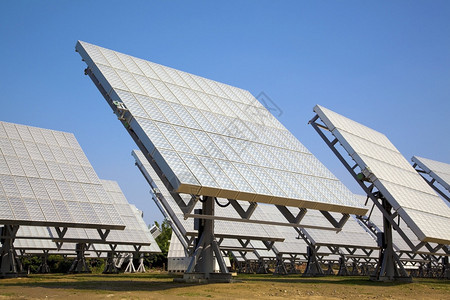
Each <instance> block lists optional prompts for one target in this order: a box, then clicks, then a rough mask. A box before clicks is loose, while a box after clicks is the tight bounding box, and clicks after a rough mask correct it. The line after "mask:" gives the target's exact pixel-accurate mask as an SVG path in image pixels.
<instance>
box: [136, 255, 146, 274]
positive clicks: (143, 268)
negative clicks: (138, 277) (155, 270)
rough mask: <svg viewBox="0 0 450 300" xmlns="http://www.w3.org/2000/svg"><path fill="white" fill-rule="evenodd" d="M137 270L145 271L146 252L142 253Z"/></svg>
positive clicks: (139, 271)
mask: <svg viewBox="0 0 450 300" xmlns="http://www.w3.org/2000/svg"><path fill="white" fill-rule="evenodd" d="M136 272H138V273H145V266H144V254H143V253H141V255H140V256H139V266H138V268H137V270H136Z"/></svg>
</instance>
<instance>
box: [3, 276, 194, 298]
mask: <svg viewBox="0 0 450 300" xmlns="http://www.w3.org/2000/svg"><path fill="white" fill-rule="evenodd" d="M173 278H175V276H171V275H166V274H114V275H101V274H98V275H97V274H93V275H83V274H80V275H64V274H58V275H32V276H30V277H29V278H28V279H29V280H28V281H27V282H23V281H21V282H9V283H2V285H3V286H14V287H40V288H46V289H75V290H86V291H90V290H91V291H94V292H96V293H100V294H101V293H103V292H104V293H109V292H113V291H114V292H120V291H126V292H128V291H129V292H139V291H141V292H152V291H162V290H167V289H174V288H177V287H189V286H198V284H182V283H175V282H173V280H172V279H173ZM164 279H165V280H164Z"/></svg>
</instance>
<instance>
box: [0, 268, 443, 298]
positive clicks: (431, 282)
mask: <svg viewBox="0 0 450 300" xmlns="http://www.w3.org/2000/svg"><path fill="white" fill-rule="evenodd" d="M173 278H174V277H173V276H170V275H167V274H165V273H146V274H117V275H102V274H88V275H63V274H56V275H55V274H52V275H30V276H29V277H27V278H14V279H1V280H0V299H86V300H87V299H211V298H213V299H255V300H256V299H301V298H309V299H447V300H448V299H450V281H449V280H437V279H420V278H416V279H414V282H413V283H378V282H371V281H369V280H368V279H367V278H366V277H336V276H334V277H331V276H330V277H320V278H303V277H301V276H300V275H289V276H273V275H239V276H238V277H237V279H238V280H239V281H240V282H237V283H228V284H224V283H217V284H206V285H199V284H182V283H174V282H173Z"/></svg>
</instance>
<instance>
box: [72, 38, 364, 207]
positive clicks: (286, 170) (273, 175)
mask: <svg viewBox="0 0 450 300" xmlns="http://www.w3.org/2000/svg"><path fill="white" fill-rule="evenodd" d="M76 50H77V51H78V52H79V54H80V55H81V57H82V58H83V60H84V61H85V62H86V64H87V65H88V69H87V73H88V74H89V75H90V76H91V78H92V80H93V81H94V82H95V83H96V85H97V87H98V88H99V90H100V91H101V92H102V94H103V96H104V97H105V98H106V100H107V101H108V102H109V104H110V105H111V107H113V109H114V110H115V112H116V113H118V114H119V115H120V116H121V119H122V121H123V124H124V125H125V127H127V129H129V131H130V133H131V132H132V133H131V134H132V135H134V134H135V135H136V136H137V138H139V140H140V142H141V143H142V144H143V145H144V146H145V148H146V150H147V151H148V153H149V154H150V155H151V156H152V158H153V159H154V160H155V162H156V164H157V165H158V167H159V168H160V169H161V170H162V172H163V173H164V175H165V176H166V177H167V178H168V180H169V182H170V184H171V186H172V188H173V190H174V191H176V192H180V193H187V194H197V195H204V196H212V197H221V198H231V199H237V200H246V201H253V202H265V203H272V204H278V205H287V206H296V207H304V208H311V209H320V210H327V211H336V212H343V213H356V214H364V210H363V209H362V208H361V207H358V206H357V202H356V201H355V199H353V195H352V193H351V192H350V191H349V190H348V189H347V188H346V187H345V186H344V185H343V184H342V183H341V182H340V181H339V180H338V179H337V178H336V177H335V176H334V175H333V174H332V173H331V172H330V171H329V170H328V169H327V168H326V167H325V166H324V165H323V164H321V163H320V162H319V161H318V160H317V158H315V156H314V155H312V154H311V153H310V152H309V151H308V150H307V149H306V148H305V147H304V146H303V145H302V144H301V143H300V142H299V141H298V140H297V139H296V138H295V137H294V136H293V135H292V134H291V133H290V132H289V131H288V130H287V129H286V128H285V127H284V126H283V125H282V124H281V123H280V122H279V121H277V120H276V118H275V117H274V116H272V115H271V114H270V112H269V111H268V110H267V109H266V108H265V107H264V106H263V105H262V104H261V103H259V102H258V101H257V100H256V98H255V97H253V96H252V95H251V94H250V93H249V92H248V91H246V90H242V89H239V88H235V87H233V86H229V85H226V84H223V83H220V82H216V81H212V80H209V79H206V78H202V77H199V76H196V75H193V74H189V73H186V72H182V71H178V70H175V69H172V68H168V67H165V66H162V65H158V64H155V63H152V62H149V61H145V60H142V59H138V58H135V57H132V56H128V55H125V54H122V53H119V52H115V51H112V50H108V49H105V48H102V47H98V46H95V45H92V44H89V43H85V42H81V41H79V42H78V43H77V45H76Z"/></svg>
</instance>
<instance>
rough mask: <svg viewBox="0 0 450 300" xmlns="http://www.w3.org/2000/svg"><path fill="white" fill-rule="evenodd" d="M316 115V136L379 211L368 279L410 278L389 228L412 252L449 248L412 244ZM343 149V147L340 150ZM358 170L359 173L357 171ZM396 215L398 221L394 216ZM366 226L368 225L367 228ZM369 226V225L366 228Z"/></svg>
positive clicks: (376, 190) (387, 203)
mask: <svg viewBox="0 0 450 300" xmlns="http://www.w3.org/2000/svg"><path fill="white" fill-rule="evenodd" d="M318 119H319V116H318V115H317V114H316V115H315V116H314V118H313V119H311V120H310V121H309V124H310V125H312V127H313V128H314V129H315V130H316V132H317V133H318V134H319V136H320V137H321V138H322V139H323V140H324V142H325V143H326V144H327V145H328V147H329V148H330V149H331V150H332V151H333V153H334V154H335V155H336V156H337V158H338V159H339V160H340V161H341V163H342V164H343V165H344V166H345V168H346V169H347V170H348V171H349V172H350V174H351V175H352V176H353V178H354V179H355V180H356V182H358V184H359V185H360V186H361V188H362V189H363V190H364V192H365V193H366V194H367V197H368V199H369V198H370V199H371V200H372V201H373V203H374V206H376V207H377V208H378V209H379V210H380V211H381V212H382V214H383V231H382V232H375V233H376V234H378V237H379V245H380V247H381V250H380V256H379V261H378V265H377V268H376V270H375V274H373V276H371V279H372V280H376V281H392V280H404V281H411V277H410V276H408V274H407V273H406V271H405V269H404V267H403V264H402V263H401V261H400V259H399V256H398V255H397V254H396V253H395V251H394V248H393V240H392V230H393V229H394V230H396V231H397V232H398V233H399V234H400V236H401V237H402V238H403V239H404V241H405V242H406V243H407V244H408V246H409V247H410V248H411V251H412V252H417V251H419V250H420V249H421V248H422V247H425V248H426V249H428V251H430V252H432V253H433V252H436V251H438V250H439V249H443V250H444V251H445V252H446V253H447V254H448V252H449V250H448V249H447V247H446V246H445V245H441V244H439V245H437V246H436V247H433V246H432V245H430V244H429V243H427V242H420V243H418V244H417V245H415V244H414V243H413V242H412V241H411V240H410V239H409V238H408V236H407V235H406V234H405V233H404V232H403V230H402V229H401V228H400V226H399V225H400V219H401V218H400V216H399V215H398V213H397V212H395V211H394V212H393V211H392V206H391V205H390V204H389V202H388V201H387V200H386V198H385V197H384V196H383V194H382V193H381V192H380V191H378V189H377V188H376V187H375V185H374V184H373V183H372V182H371V181H370V180H369V179H368V178H366V177H365V176H364V174H363V172H362V170H361V168H360V167H359V166H358V164H356V163H354V161H353V160H351V158H349V159H348V160H347V159H345V158H344V156H343V155H342V154H341V153H340V152H339V150H338V149H337V148H336V145H338V144H339V141H338V139H337V138H335V137H332V139H330V138H328V136H327V135H326V134H325V132H330V130H329V128H328V127H327V126H326V125H323V124H319V123H317V120H318ZM344 151H345V150H344ZM357 170H359V172H357ZM396 218H397V220H398V221H396V220H395V219H396ZM360 220H361V221H363V222H365V220H364V218H363V217H361V218H360ZM368 228H369V227H368ZM369 229H371V230H372V229H373V228H369Z"/></svg>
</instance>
